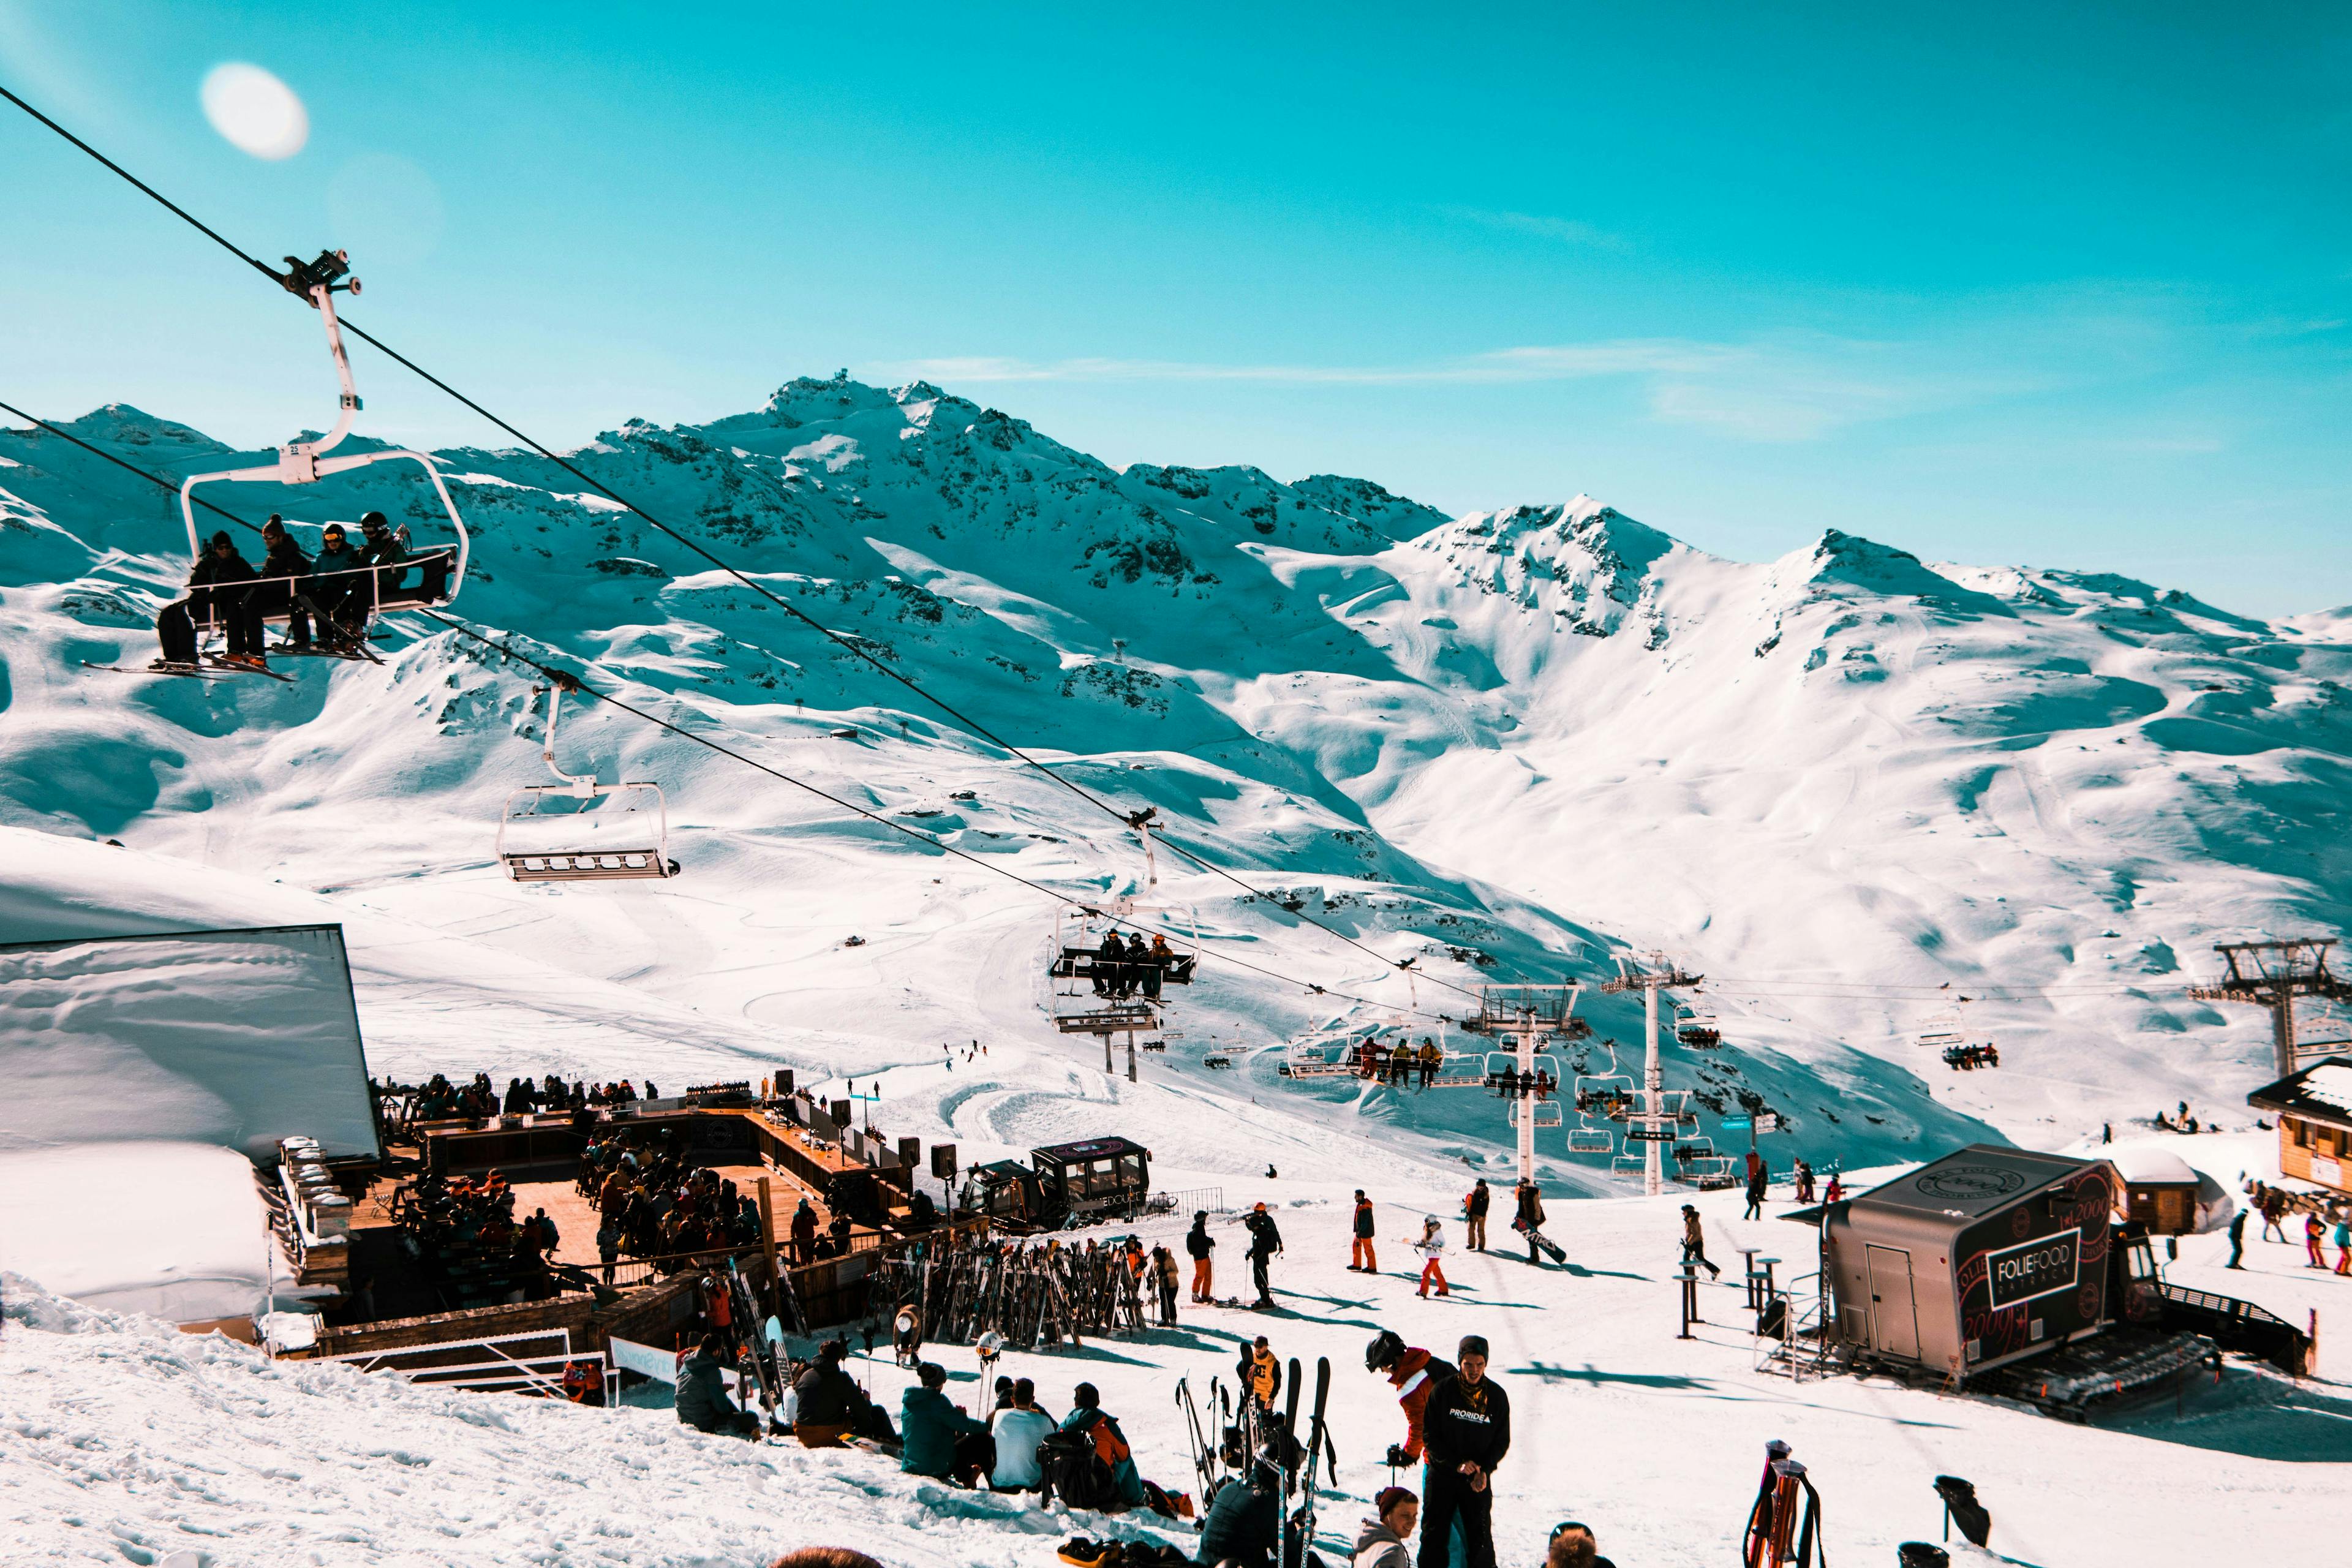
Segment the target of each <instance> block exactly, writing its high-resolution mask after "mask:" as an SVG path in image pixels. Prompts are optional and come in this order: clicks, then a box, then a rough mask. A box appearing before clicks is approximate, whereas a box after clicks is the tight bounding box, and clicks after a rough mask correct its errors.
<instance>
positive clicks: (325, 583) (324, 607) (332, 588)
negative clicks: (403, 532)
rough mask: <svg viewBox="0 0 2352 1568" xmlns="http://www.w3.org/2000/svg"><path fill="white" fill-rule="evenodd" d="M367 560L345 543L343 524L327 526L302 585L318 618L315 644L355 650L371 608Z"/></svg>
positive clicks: (371, 597) (332, 523)
mask: <svg viewBox="0 0 2352 1568" xmlns="http://www.w3.org/2000/svg"><path fill="white" fill-rule="evenodd" d="M366 567H367V557H366V555H365V554H364V553H362V552H360V551H358V550H355V549H353V548H352V546H351V545H350V544H348V543H346V542H345V536H344V533H343V525H342V524H341V523H340V522H331V523H329V524H327V526H326V528H325V530H324V531H322V532H321V533H320V536H319V554H318V558H317V559H316V560H314V561H312V562H311V563H310V581H309V583H308V584H306V586H305V592H306V593H307V594H308V595H309V597H310V606H311V608H312V609H314V610H316V611H317V612H318V615H319V641H320V644H321V645H323V646H324V647H329V648H331V649H334V650H336V651H338V652H342V651H348V650H352V649H356V648H357V647H358V646H359V643H360V639H361V637H362V632H363V629H364V627H365V626H366V624H367V614H368V611H369V610H370V609H371V608H373V601H374V595H373V593H372V592H371V591H370V581H369V579H370V575H371V574H369V573H368V572H367V570H366Z"/></svg>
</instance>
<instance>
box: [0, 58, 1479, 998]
mask: <svg viewBox="0 0 2352 1568" xmlns="http://www.w3.org/2000/svg"><path fill="white" fill-rule="evenodd" d="M5 90H6V89H0V92H5ZM0 410H5V411H6V412H7V413H9V414H11V415H14V416H16V417H17V418H19V419H22V420H24V421H26V423H27V424H29V425H33V426H37V427H38V428H40V429H43V430H46V431H48V432H49V433H50V434H51V435H54V436H58V437H63V438H64V439H65V440H67V441H69V442H71V443H73V445H75V446H77V447H80V448H82V449H83V450H84V451H86V452H89V453H90V454H91V455H93V456H95V457H100V458H105V459H106V460H107V461H108V462H110V463H112V464H113V465H114V466H115V467H116V468H121V469H122V470H124V471H125V472H126V473H130V474H134V475H136V476H137V477H138V478H140V479H145V480H146V481H147V482H148V483H150V484H152V485H154V486H156V487H157V488H158V489H166V490H172V491H174V492H176V491H177V490H178V489H179V487H178V486H177V485H174V484H173V482H172V481H171V480H169V479H165V478H163V476H162V475H160V474H152V473H149V472H148V471H147V470H146V469H144V468H140V467H139V466H138V465H137V464H135V463H130V462H126V461H124V460H123V459H122V458H118V457H116V456H115V455H114V454H113V453H111V452H109V451H106V450H104V449H103V448H101V447H94V446H92V445H90V443H89V442H88V441H85V440H83V439H81V437H78V436H76V435H74V434H73V433H72V432H71V431H68V430H61V429H59V428H58V426H55V425H52V424H50V423H49V422H48V421H47V420H46V419H43V418H40V417H39V416H36V415H32V414H27V413H26V412H25V410H23V409H21V408H19V407H17V406H16V405H15V404H13V403H9V402H6V401H5V400H0ZM196 504H197V505H199V506H201V507H203V508H204V509H205V510H207V511H210V512H212V513H214V514H215V515H216V516H218V517H221V518H224V519H226V521H230V522H233V523H236V525H237V526H238V527H240V528H244V529H247V530H249V531H253V532H256V533H258V532H259V531H260V529H259V528H258V527H257V525H256V524H255V523H253V522H252V521H249V520H247V519H246V518H242V517H239V516H237V515H236V513H235V512H233V511H230V510H226V508H223V507H220V506H218V505H215V503H213V502H211V501H208V500H198V501H197V502H196ZM399 608H400V609H402V610H405V611H409V612H412V613H414V614H416V615H421V616H429V617H431V618H432V619H434V620H436V621H439V622H440V623H441V624H442V625H444V626H447V627H449V628H450V629H451V630H453V631H455V632H457V633H458V634H459V635H460V636H463V637H470V638H472V639H473V640H474V641H476V642H478V643H480V644H482V645H483V646H484V647H488V648H490V649H492V650H493V651H495V652H496V653H498V654H499V655H500V656H502V657H504V658H509V659H512V660H513V661H514V662H515V663H517V664H520V665H522V666H524V667H526V668H530V669H533V670H536V671H538V672H539V673H540V674H541V675H543V676H545V677H546V678H547V679H550V680H551V681H554V682H557V683H558V684H560V685H562V687H563V689H565V690H567V691H571V692H573V693H575V694H577V695H580V696H583V697H589V698H593V699H594V700H596V701H599V702H603V703H605V704H606V705H608V706H610V707H614V708H617V709H619V710H621V711H623V712H624V713H627V714H629V715H630V716H632V717H634V718H636V719H640V720H643V721H645V722H646V723H648V724H652V725H654V726H656V728H658V729H662V730H667V731H669V732H670V733H671V734H673V735H677V736H678V737H679V738H680V739H682V740H688V741H691V742H694V743H695V744H696V745H698V746H701V747H704V748H705V749H707V750H709V751H712V752H718V753H719V755H720V756H722V757H727V758H729V759H730V760H732V761H735V762H738V763H742V764H743V765H744V766H746V767H750V768H756V769H758V770H759V771H760V772H761V773H766V774H767V775H768V776H769V777H771V778H774V779H777V780H780V781H782V783H785V784H791V785H793V786H794V787H795V788H798V789H803V790H805V791H807V792H808V793H809V794H811V795H815V796H817V797H818V798H819V799H821V800H824V801H826V802H829V803H830V804H832V805H837V806H839V807H841V808H842V809H843V810H844V811H847V812H851V813H854V814H855V815H856V816H862V817H864V818H866V820H867V821H868V822H874V823H878V824H880V825H881V826H884V827H887V828H889V829H890V830H891V831H892V832H894V833H898V834H901V835H904V836H905V837H908V838H912V839H915V840H916V841H918V842H919V843H922V844H927V845H929V847H932V848H934V849H937V850H938V851H940V853H941V854H943V855H951V856H953V857H955V858H957V859H959V860H965V861H969V862H971V864H972V865H975V866H978V867H980V868H982V869H983V870H988V871H993V872H995V873H996V874H997V875H998V876H1001V877H1004V878H1007V879H1011V880H1013V881H1015V882H1018V883H1020V884H1021V885H1022V886H1023V887H1024V888H1027V889H1031V890H1032V891H1034V892H1038V893H1042V894H1044V895H1045V897H1047V898H1049V899H1052V900H1054V901H1055V902H1056V903H1059V904H1066V905H1070V906H1071V907H1074V908H1086V907H1089V906H1086V905H1083V904H1081V903H1080V902H1079V901H1078V900H1074V899H1072V898H1071V897H1070V896H1069V895H1068V894H1066V893H1061V892H1056V891H1055V889H1052V888H1050V887H1047V886H1046V885H1045V883H1043V882H1039V881H1035V880H1033V879H1030V878H1027V877H1024V876H1023V875H1021V874H1020V873H1019V872H1018V871H1013V870H1010V869H1008V868H1005V867H1003V866H1000V865H998V864H996V863H995V862H994V861H992V860H988V859H985V858H982V857H980V856H977V855H974V854H972V853H971V851H970V850H967V849H959V848H957V847H955V846H954V845H952V844H948V843H945V842H943V841H942V840H940V839H939V838H937V837H934V836H932V835H930V834H929V833H925V832H923V831H922V830H920V829H919V828H913V827H909V826H907V825H906V824H905V823H902V822H895V821H893V820H891V819H890V818H889V817H887V816H881V815H879V814H878V813H876V812H871V811H868V810H866V808H865V807H863V806H861V805H855V804H853V803H852V802H849V801H846V800H844V799H842V798H841V797H840V796H839V795H833V794H830V793H829V792H827V791H825V790H824V789H821V788H819V787H818V786H816V785H815V784H810V783H808V782H807V781H806V780H803V779H798V778H794V777H793V775H792V774H790V773H785V772H783V771H782V769H779V768H774V767H771V766H769V765H768V764H767V763H762V762H761V761H759V760H758V759H757V758H755V757H750V756H746V755H744V754H743V753H742V752H738V751H735V750H733V749H731V748H730V747H727V746H723V745H720V744H719V742H716V741H713V740H711V739H709V737H708V736H703V735H698V734H696V733H695V732H694V731H691V730H688V729H685V728H682V727H681V726H679V725H677V724H673V723H671V722H670V721H667V720H666V719H663V718H660V717H659V716H657V715H656V714H652V713H648V712H646V710H643V709H641V708H638V707H635V705H633V704H631V703H628V702H625V701H624V700H621V699H620V698H618V697H614V696H613V695H611V694H610V693H608V692H604V691H599V690H597V689H595V688H594V687H593V686H589V685H587V684H586V683H585V682H583V681H582V680H581V679H579V678H578V677H576V676H573V675H572V674H570V673H569V672H567V671H564V670H560V669H557V668H554V667H552V666H551V665H546V664H541V662H540V661H539V660H537V659H535V658H531V657H530V656H529V655H528V654H524V653H520V652H517V651H516V650H515V649H513V648H511V647H508V646H507V645H506V644H504V643H501V642H499V641H498V640H497V639H495V638H493V637H485V636H484V635H483V634H481V633H480V632H478V631H476V630H474V628H473V627H471V626H467V625H466V624H465V623H464V622H462V621H460V620H458V619H457V618H456V617H455V616H445V615H443V614H441V613H440V612H439V611H437V610H433V609H429V608H426V607H425V606H424V605H401V606H399ZM1105 918H1106V919H1107V920H1108V921H1109V923H1110V924H1111V925H1113V926H1119V927H1125V928H1126V929H1127V930H1128V931H1131V932H1133V933H1135V934H1136V935H1138V936H1143V935H1149V934H1150V933H1149V932H1148V931H1145V929H1144V928H1142V927H1140V926H1138V925H1136V924H1134V923H1133V922H1132V921H1122V920H1119V919H1118V918H1117V917H1115V916H1106V917H1105ZM1218 962H1219V963H1225V964H1230V965H1231V966H1232V967H1234V968H1235V969H1244V970H1247V971H1249V972H1250V973H1253V974H1259V975H1263V976H1265V978H1266V979H1269V980H1276V981H1279V982H1281V983H1282V984H1286V985H1296V986H1298V987H1300V988H1302V989H1304V990H1307V991H1311V992H1313V993H1314V994H1317V995H1318V996H1332V997H1336V998H1338V999H1339V1000H1340V1001H1343V1002H1353V1003H1355V1004H1357V1005H1360V1006H1364V1007H1376V1006H1384V1005H1385V1004H1382V1003H1376V1002H1373V1001H1372V1000H1370V998H1368V997H1363V996H1358V995H1354V994H1351V993H1349V992H1346V991H1340V990H1337V989H1334V988H1333V987H1331V986H1328V985H1318V984H1315V983H1314V982H1312V981H1307V980H1301V979H1299V978H1298V977H1297V976H1296V975H1292V974H1285V973H1282V972H1280V971H1279V970H1274V969H1267V968H1265V967H1264V966H1263V965H1260V964H1255V963H1249V962H1247V961H1246V960H1244V959H1238V958H1233V957H1230V956H1227V955H1223V954H1220V955H1219V957H1218ZM1420 1016H1423V1017H1435V1016H1437V1015H1435V1014H1428V1013H1424V1014H1421V1015H1420Z"/></svg>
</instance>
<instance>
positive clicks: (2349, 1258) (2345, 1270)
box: [2336, 1209, 2352, 1274]
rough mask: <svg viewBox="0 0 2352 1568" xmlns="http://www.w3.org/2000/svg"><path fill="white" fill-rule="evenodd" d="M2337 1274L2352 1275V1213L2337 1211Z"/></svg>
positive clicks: (2342, 1210) (2343, 1210)
mask: <svg viewBox="0 0 2352 1568" xmlns="http://www.w3.org/2000/svg"><path fill="white" fill-rule="evenodd" d="M2336 1272H2337V1273H2338V1274H2352V1211H2347V1210H2345V1209H2337V1210H2336Z"/></svg>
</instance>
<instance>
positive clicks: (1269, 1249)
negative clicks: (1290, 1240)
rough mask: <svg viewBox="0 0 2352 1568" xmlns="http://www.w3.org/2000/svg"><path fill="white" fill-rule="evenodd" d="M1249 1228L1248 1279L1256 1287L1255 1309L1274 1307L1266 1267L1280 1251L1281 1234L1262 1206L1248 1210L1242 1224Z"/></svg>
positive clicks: (1270, 1283) (1271, 1287)
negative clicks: (1247, 1215) (1246, 1217)
mask: <svg viewBox="0 0 2352 1568" xmlns="http://www.w3.org/2000/svg"><path fill="white" fill-rule="evenodd" d="M1244 1223H1245V1224H1247V1225H1248V1226H1249V1233H1250V1244H1249V1260H1250V1278H1251V1279H1252V1280H1253V1281H1254V1282H1255V1284H1256V1286H1257V1300H1255V1301H1254V1302H1252V1303H1251V1305H1252V1306H1256V1307H1271V1306H1273V1305H1274V1286H1273V1283H1272V1282H1271V1281H1270V1280H1269V1279H1267V1278H1266V1272H1265V1269H1266V1265H1267V1263H1269V1262H1270V1261H1272V1259H1273V1258H1274V1256H1275V1254H1276V1253H1278V1252H1280V1251H1281V1250H1282V1232H1281V1231H1279V1230H1277V1229H1276V1228H1275V1224H1274V1216H1273V1215H1270V1214H1268V1213H1266V1212H1265V1205H1264V1204H1260V1205H1257V1206H1256V1207H1255V1208H1254V1209H1252V1210H1250V1212H1249V1217H1248V1219H1247V1220H1246V1221H1245V1222H1244Z"/></svg>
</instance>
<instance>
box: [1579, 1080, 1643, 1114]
mask: <svg viewBox="0 0 2352 1568" xmlns="http://www.w3.org/2000/svg"><path fill="white" fill-rule="evenodd" d="M1632 1104H1633V1075H1632V1074H1630V1073H1586V1074H1583V1075H1580V1077H1579V1078H1578V1079H1577V1080H1576V1109H1577V1110H1580V1111H1586V1112H1590V1111H1595V1110H1598V1111H1601V1112H1602V1113H1603V1114H1607V1115H1612V1116H1613V1115H1615V1114H1617V1109H1616V1108H1618V1107H1624V1106H1631V1105H1632Z"/></svg>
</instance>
